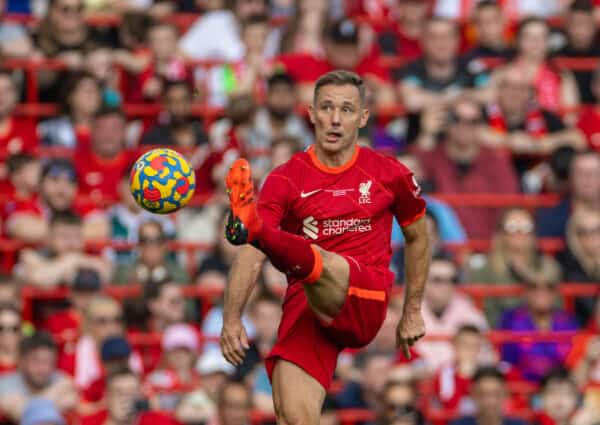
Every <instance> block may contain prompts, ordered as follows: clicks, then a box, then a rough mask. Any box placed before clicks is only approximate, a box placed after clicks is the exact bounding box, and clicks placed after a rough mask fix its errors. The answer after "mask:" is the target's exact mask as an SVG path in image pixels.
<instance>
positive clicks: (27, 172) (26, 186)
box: [2, 153, 48, 243]
mask: <svg viewBox="0 0 600 425" xmlns="http://www.w3.org/2000/svg"><path fill="white" fill-rule="evenodd" d="M7 166H8V172H9V180H10V183H11V185H12V189H13V195H12V199H10V200H9V201H8V202H7V203H6V204H5V205H4V211H3V214H2V216H3V217H2V218H3V221H4V232H3V233H4V234H5V235H7V236H8V237H10V238H13V239H17V240H20V241H23V242H33V243H35V242H40V241H42V240H44V239H45V237H46V235H47V232H48V227H47V223H46V220H45V219H44V217H43V216H42V211H41V209H40V207H39V205H38V202H37V193H38V189H39V182H40V163H39V160H38V158H36V157H35V156H32V155H31V154H27V153H22V154H17V155H13V156H11V157H10V158H9V159H8V162H7Z"/></svg>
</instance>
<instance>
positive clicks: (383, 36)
mask: <svg viewBox="0 0 600 425" xmlns="http://www.w3.org/2000/svg"><path fill="white" fill-rule="evenodd" d="M396 6H397V12H398V13H397V15H396V16H394V17H393V18H394V19H393V21H392V23H391V25H389V27H387V28H383V29H379V28H375V30H376V31H377V33H378V34H377V47H378V48H379V49H380V50H381V53H382V54H383V55H391V56H401V57H403V58H406V59H407V60H416V59H418V58H419V57H420V56H421V55H422V54H423V52H422V49H421V39H422V36H423V32H424V28H425V24H426V22H427V15H428V13H429V9H430V5H429V4H427V2H423V1H419V0H408V1H402V2H397V4H396Z"/></svg>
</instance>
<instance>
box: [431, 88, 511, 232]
mask: <svg viewBox="0 0 600 425" xmlns="http://www.w3.org/2000/svg"><path fill="white" fill-rule="evenodd" d="M449 121H450V122H449V124H448V127H447V138H446V140H445V143H444V144H442V145H439V146H437V147H435V148H434V149H433V150H432V151H429V152H427V151H421V152H420V155H419V157H420V158H419V159H420V160H421V163H422V164H423V168H424V171H425V178H426V179H429V180H431V181H432V182H433V185H434V188H433V190H434V191H436V192H440V193H498V194H502V193H516V192H517V191H518V185H517V179H516V176H515V174H514V171H513V169H512V166H511V164H510V160H509V158H507V157H506V156H504V155H501V154H499V153H497V152H495V151H493V150H491V149H489V148H487V147H485V146H482V144H481V138H480V136H479V133H478V129H480V128H481V122H482V116H481V110H480V107H479V104H478V103H476V102H474V101H473V100H470V99H468V98H461V99H459V100H457V101H456V102H455V103H454V105H453V106H452V108H451V111H450V113H449ZM421 146H423V144H421ZM456 214H457V215H458V217H459V219H460V221H461V223H462V224H463V225H464V226H465V230H466V232H467V235H468V237H469V238H472V239H478V238H488V237H489V236H490V234H491V233H492V229H493V227H494V223H495V222H496V218H497V216H498V211H497V210H495V209H493V208H469V207H457V208H456Z"/></svg>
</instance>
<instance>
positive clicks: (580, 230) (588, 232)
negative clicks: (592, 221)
mask: <svg viewBox="0 0 600 425" xmlns="http://www.w3.org/2000/svg"><path fill="white" fill-rule="evenodd" d="M575 232H577V236H580V237H581V236H593V235H597V234H600V226H591V227H585V226H580V227H577V229H575Z"/></svg>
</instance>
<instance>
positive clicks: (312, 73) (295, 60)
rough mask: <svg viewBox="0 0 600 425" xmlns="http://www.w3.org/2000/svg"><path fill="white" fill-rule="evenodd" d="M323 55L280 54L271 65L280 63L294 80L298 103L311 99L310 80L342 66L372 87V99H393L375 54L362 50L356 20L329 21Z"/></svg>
mask: <svg viewBox="0 0 600 425" xmlns="http://www.w3.org/2000/svg"><path fill="white" fill-rule="evenodd" d="M324 48H325V56H324V57H323V58H320V57H315V56H311V55H307V54H301V53H297V54H292V55H282V56H281V57H279V58H277V59H276V60H275V67H278V66H282V67H283V69H284V70H285V72H286V73H288V74H289V75H290V76H291V77H292V78H293V79H294V80H295V81H296V82H297V83H298V95H299V99H300V102H301V103H304V104H311V103H312V101H313V94H314V93H313V89H314V83H315V82H316V81H317V79H318V78H319V77H320V76H321V75H322V74H325V73H326V72H329V71H333V70H334V69H346V70H350V71H354V72H356V73H357V74H358V75H360V76H361V77H363V78H364V79H365V80H366V81H367V83H368V87H369V88H370V89H371V90H373V93H372V95H373V96H374V99H375V103H376V104H377V105H386V104H388V105H389V104H391V103H394V101H395V95H394V90H393V88H392V85H391V81H390V76H389V73H388V71H387V69H385V68H383V67H381V66H380V64H379V63H378V60H377V56H376V55H375V54H369V53H368V52H366V53H365V52H362V51H361V49H360V44H359V27H358V24H357V23H356V22H354V21H352V20H350V19H340V20H337V21H335V22H333V23H331V24H330V25H329V26H328V28H327V29H326V32H325V40H324Z"/></svg>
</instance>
